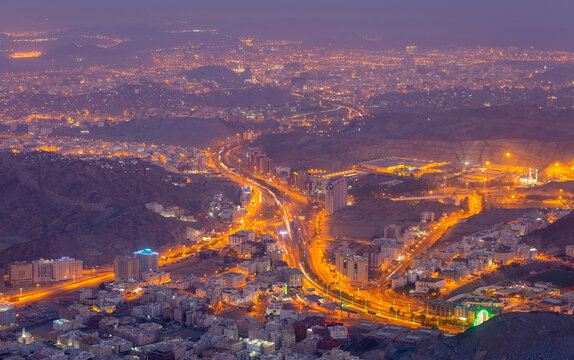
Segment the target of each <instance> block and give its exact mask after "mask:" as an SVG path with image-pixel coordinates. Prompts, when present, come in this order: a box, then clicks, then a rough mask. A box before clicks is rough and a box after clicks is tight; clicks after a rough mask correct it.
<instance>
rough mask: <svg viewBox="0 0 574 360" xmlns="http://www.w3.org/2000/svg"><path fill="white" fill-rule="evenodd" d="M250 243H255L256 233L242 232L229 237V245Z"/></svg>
mask: <svg viewBox="0 0 574 360" xmlns="http://www.w3.org/2000/svg"><path fill="white" fill-rule="evenodd" d="M249 241H255V232H253V231H247V230H241V231H238V232H236V233H235V234H231V235H229V237H228V242H229V245H232V246H234V245H239V244H243V243H246V242H249Z"/></svg>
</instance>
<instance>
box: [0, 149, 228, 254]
mask: <svg viewBox="0 0 574 360" xmlns="http://www.w3.org/2000/svg"><path fill="white" fill-rule="evenodd" d="M191 180H192V182H191V183H189V184H187V185H186V186H184V187H181V186H175V185H174V184H173V183H172V182H171V180H170V174H169V173H167V172H166V171H164V170H163V169H161V168H158V167H156V166H153V165H151V164H149V163H145V162H143V161H139V160H135V159H134V160H122V161H115V160H107V159H106V160H98V161H90V162H87V161H80V160H77V159H72V158H66V157H61V156H59V155H55V154H51V153H44V152H37V153H28V154H11V153H0V250H1V252H0V263H1V262H4V263H8V262H11V261H14V260H33V259H39V258H41V257H44V258H56V257H60V256H73V257H77V258H79V259H83V260H84V261H85V262H87V263H88V264H101V263H109V262H110V261H111V260H112V259H113V257H114V256H115V255H116V254H118V253H129V252H132V251H134V250H136V249H138V248H147V247H149V248H155V249H159V248H160V247H161V246H164V245H168V244H175V243H177V242H179V241H182V239H183V236H184V234H185V230H186V226H187V224H186V223H183V222H180V221H178V220H175V219H171V218H164V217H161V216H160V215H157V214H155V213H153V212H151V211H149V210H147V209H146V208H145V204H146V203H149V202H154V201H157V202H159V203H161V204H163V205H165V206H180V207H181V208H184V209H187V210H189V211H191V212H198V211H202V210H204V209H206V208H207V206H208V203H209V201H210V200H211V198H212V196H213V194H215V193H223V194H224V196H225V197H226V198H227V199H231V200H234V201H236V200H238V199H237V198H238V188H237V187H236V186H235V185H234V184H233V183H231V182H230V181H226V180H221V179H207V178H204V177H203V176H194V177H192V178H191ZM201 225H204V224H200V223H196V224H194V226H195V227H197V226H201Z"/></svg>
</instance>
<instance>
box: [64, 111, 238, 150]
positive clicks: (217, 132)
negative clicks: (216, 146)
mask: <svg viewBox="0 0 574 360" xmlns="http://www.w3.org/2000/svg"><path fill="white" fill-rule="evenodd" d="M243 130H244V128H243V127H242V126H239V125H236V124H231V123H228V122H225V121H223V120H220V119H201V118H175V119H144V120H131V121H129V122H125V123H120V124H118V125H116V126H112V127H109V128H94V129H92V130H91V131H90V135H89V136H90V137H93V138H99V139H108V140H120V141H142V142H151V143H155V144H173V145H189V146H197V147H207V146H209V145H210V144H211V142H212V141H213V140H214V139H219V138H226V137H228V136H234V135H235V134H236V133H237V132H240V131H243ZM57 134H59V135H65V136H77V135H78V134H79V130H78V129H74V128H66V129H60V130H58V131H57Z"/></svg>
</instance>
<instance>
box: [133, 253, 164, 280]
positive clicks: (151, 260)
mask: <svg viewBox="0 0 574 360" xmlns="http://www.w3.org/2000/svg"><path fill="white" fill-rule="evenodd" d="M134 255H135V256H136V258H137V259H138V262H139V272H140V274H141V273H144V272H146V271H155V272H157V271H158V270H159V254H158V253H156V252H155V251H152V250H151V249H143V250H140V251H136V252H135V253H134Z"/></svg>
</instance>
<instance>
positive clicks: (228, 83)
mask: <svg viewBox="0 0 574 360" xmlns="http://www.w3.org/2000/svg"><path fill="white" fill-rule="evenodd" d="M184 75H185V77H187V78H188V79H189V80H194V79H195V80H196V81H197V82H201V81H213V82H216V83H217V84H219V85H220V86H223V87H240V86H241V85H242V84H243V79H242V78H241V76H239V75H238V74H237V73H236V72H234V71H232V70H229V69H227V68H225V67H223V66H213V65H210V66H201V67H198V68H195V69H192V70H189V71H186V72H185V73H184Z"/></svg>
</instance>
